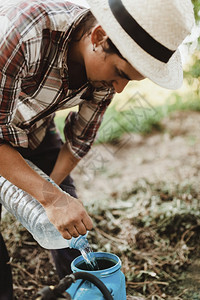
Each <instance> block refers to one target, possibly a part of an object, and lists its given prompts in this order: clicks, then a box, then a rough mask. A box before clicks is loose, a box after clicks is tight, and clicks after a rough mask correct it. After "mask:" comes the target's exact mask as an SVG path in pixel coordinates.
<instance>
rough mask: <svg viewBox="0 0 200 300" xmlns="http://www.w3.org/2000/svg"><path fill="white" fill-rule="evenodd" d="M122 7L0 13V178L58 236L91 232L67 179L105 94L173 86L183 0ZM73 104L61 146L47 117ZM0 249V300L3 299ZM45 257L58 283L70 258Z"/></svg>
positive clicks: (133, 1) (24, 6) (25, 4)
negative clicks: (35, 206)
mask: <svg viewBox="0 0 200 300" xmlns="http://www.w3.org/2000/svg"><path fill="white" fill-rule="evenodd" d="M123 2H124V3H122V2H121V1H120V0H109V1H108V0H101V1H98V0H89V1H88V3H89V4H90V6H91V11H92V13H91V12H90V11H89V10H87V9H85V8H82V7H79V6H77V5H74V4H72V3H69V2H66V1H63V0H56V1H55V0H44V1H41V0H38V1H37V0H28V1H24V0H21V1H18V2H17V4H16V5H14V6H13V5H10V6H9V5H6V4H4V5H2V7H1V11H0V53H1V55H0V174H1V176H3V177H5V178H7V179H8V180H9V181H11V182H12V183H13V184H15V185H17V186H18V187H20V188H21V189H23V190H24V191H26V192H27V193H29V194H31V195H32V196H33V197H34V198H36V199H37V200H38V201H39V202H40V203H41V204H42V205H43V207H44V209H45V210H46V213H47V216H48V218H49V220H50V221H51V222H52V223H53V224H54V225H55V227H56V228H57V229H58V230H59V231H60V233H61V234H62V236H63V237H64V238H66V239H71V237H77V236H79V235H82V234H85V233H86V231H87V230H91V229H92V221H91V219H90V217H89V215H88V214H87V212H86V210H85V209H84V207H83V205H82V203H81V202H80V201H79V200H78V199H77V198H76V193H75V188H74V185H73V181H72V179H71V177H70V175H69V174H70V171H71V170H72V169H73V168H74V167H75V166H76V165H77V163H78V162H79V160H80V159H81V158H82V157H83V156H84V155H85V154H86V153H87V152H88V151H89V149H90V147H91V145H92V143H93V141H94V138H95V135H96V133H97V130H98V128H99V126H100V123H101V121H102V117H103V114H104V112H105V110H106V108H107V107H108V105H109V103H110V101H111V99H112V97H113V94H114V93H115V92H117V93H120V92H121V91H122V90H123V89H124V88H125V86H126V85H127V83H128V82H129V81H130V80H142V79H143V78H145V77H148V78H150V79H151V80H153V81H154V82H156V83H157V84H159V85H161V86H164V87H166V88H171V89H175V88H177V87H179V86H180V84H181V81H182V67H181V63H180V54H179V51H178V50H177V48H178V46H179V45H180V44H181V43H182V41H183V40H184V38H185V37H186V35H188V34H189V33H190V30H191V27H192V25H193V22H194V17H193V10H192V5H191V2H190V0H179V1H178V0H177V1H172V0H151V1H150V0H148V1H137V0H126V1H123ZM75 105H79V112H78V113H74V112H73V113H70V114H69V115H68V117H67V119H66V123H65V129H64V132H65V137H66V142H65V143H64V144H63V143H62V141H61V139H60V137H59V135H58V133H57V131H56V128H55V125H54V122H53V118H54V113H55V111H57V110H59V109H64V108H69V107H72V106H75ZM24 158H27V159H29V160H31V161H32V162H33V163H34V164H36V165H37V166H38V167H39V168H41V169H42V170H43V171H44V172H46V173H47V174H50V176H51V178H52V179H53V180H54V181H55V182H56V183H57V184H58V185H60V186H61V188H62V189H63V190H64V191H66V192H68V193H69V194H70V195H68V194H66V193H63V192H62V191H60V190H58V189H57V188H56V187H55V186H52V184H51V183H50V182H49V183H47V182H46V181H45V180H44V179H43V178H41V177H40V176H39V175H38V174H37V173H35V172H34V171H33V170H32V169H31V168H30V167H29V166H28V165H27V163H26V162H25V160H24ZM44 187H45V188H44ZM0 242H1V245H0V255H1V257H4V258H3V259H1V262H0V264H1V265H0V279H1V284H0V289H1V292H0V299H12V288H11V275H10V270H9V267H8V265H7V264H6V261H7V260H8V256H7V252H6V248H5V245H4V242H3V239H2V238H1V241H0ZM52 254H53V257H54V260H55V264H56V267H57V271H58V274H59V276H60V277H63V276H64V275H65V274H67V273H69V272H70V267H69V262H70V261H71V260H72V259H73V257H74V256H75V255H77V252H74V251H71V250H69V249H64V250H63V249H62V250H54V251H52ZM67 261H68V263H67ZM65 262H66V264H65V265H64V263H65ZM6 276H7V277H6ZM1 295H2V296H1Z"/></svg>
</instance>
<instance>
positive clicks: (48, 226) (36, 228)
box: [0, 160, 87, 249]
mask: <svg viewBox="0 0 200 300" xmlns="http://www.w3.org/2000/svg"><path fill="white" fill-rule="evenodd" d="M26 162H27V163H28V164H29V165H30V166H31V167H32V168H33V169H34V170H35V171H36V172H37V173H39V174H40V175H41V176H42V177H44V178H45V179H46V180H48V181H50V182H52V184H54V185H56V184H55V183H54V182H53V181H52V179H51V178H50V177H49V176H47V175H46V174H45V173H44V172H42V171H41V170H40V169H39V168H38V167H36V166H35V165H34V164H33V163H31V162H30V161H28V160H26ZM58 188H59V187H58ZM0 203H1V204H2V205H3V206H4V207H5V208H6V210H7V211H8V212H10V213H11V214H12V215H14V216H15V217H16V219H17V220H18V221H19V222H20V223H21V224H22V225H23V226H24V227H25V228H26V229H27V230H28V231H29V232H30V233H31V234H32V236H33V238H34V239H35V240H36V241H37V242H38V244H40V246H42V247H43V248H46V249H61V248H66V247H70V248H76V249H79V248H78V247H79V243H76V240H78V241H79V242H80V241H81V240H82V239H83V240H87V239H86V236H79V237H78V238H72V239H71V240H66V239H64V238H63V237H62V235H61V233H60V232H59V231H58V230H57V229H56V227H55V226H54V225H53V224H52V223H51V222H50V221H49V219H48V217H47V215H46V212H45V210H44V208H43V206H42V205H41V204H40V203H39V202H38V201H37V200H36V199H34V198H33V197H32V196H30V195H29V194H28V193H26V192H24V191H23V190H22V189H19V188H18V187H16V186H15V185H14V184H12V183H11V182H9V181H8V180H6V179H5V178H4V177H2V176H0Z"/></svg>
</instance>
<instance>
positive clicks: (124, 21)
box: [108, 0, 175, 63]
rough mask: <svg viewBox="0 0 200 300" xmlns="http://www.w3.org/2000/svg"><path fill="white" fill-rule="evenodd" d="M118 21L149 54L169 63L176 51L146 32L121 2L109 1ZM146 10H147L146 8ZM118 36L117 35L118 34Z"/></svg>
mask: <svg viewBox="0 0 200 300" xmlns="http://www.w3.org/2000/svg"><path fill="white" fill-rule="evenodd" d="M108 2H109V6H110V9H111V11H112V13H113V15H114V16H115V18H116V20H117V21H118V22H119V24H120V25H121V26H122V28H123V29H124V30H125V31H126V33H128V35H129V36H130V37H131V38H132V39H133V40H134V41H135V42H136V43H137V44H138V45H139V46H140V47H141V48H142V49H143V50H144V51H146V52H147V53H149V54H150V55H151V56H153V57H154V58H156V59H158V60H160V61H162V62H164V63H167V62H168V61H169V59H170V57H171V56H172V55H173V53H174V52H175V51H173V50H170V49H168V48H167V47H165V46H164V45H162V44H160V43H159V42H158V41H156V40H155V39H154V38H153V37H152V36H151V35H150V34H148V32H146V31H145V30H144V29H143V28H142V27H141V26H140V25H139V24H138V23H137V22H136V20H135V19H134V18H133V17H132V16H131V15H130V14H129V12H128V11H127V10H126V8H125V7H124V6H123V4H122V2H121V0H108ZM144 9H145V8H144ZM116 34H117V33H116Z"/></svg>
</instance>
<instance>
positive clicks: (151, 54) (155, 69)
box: [87, 0, 195, 89]
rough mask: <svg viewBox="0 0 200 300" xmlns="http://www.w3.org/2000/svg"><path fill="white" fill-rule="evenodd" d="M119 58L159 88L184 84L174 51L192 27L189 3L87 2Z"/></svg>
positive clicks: (175, 0)
mask: <svg viewBox="0 0 200 300" xmlns="http://www.w3.org/2000/svg"><path fill="white" fill-rule="evenodd" d="M87 2H88V4H89V5H90V9H91V11H92V13H93V14H94V16H95V17H96V19H97V21H98V22H99V24H100V25H101V26H102V27H103V29H104V30H105V31H106V34H107V35H108V36H109V38H110V39H111V40H112V42H113V43H114V44H115V46H116V47H117V49H118V50H119V51H120V53H121V54H122V56H123V57H124V58H126V59H127V60H128V62H129V63H130V64H131V65H132V66H133V67H134V68H135V69H136V70H137V71H139V72H140V73H141V74H143V75H144V76H145V77H148V78H149V79H151V80H152V81H154V82H155V83H157V84H158V85H160V86H162V87H165V88H169V89H177V88H179V87H180V86H181V84H182V80H183V71H182V63H181V56H180V52H179V50H178V49H177V48H178V47H179V45H180V44H181V43H182V42H183V40H184V39H185V38H186V36H187V35H189V34H190V32H191V29H192V27H193V25H194V22H195V21H194V12H193V6H192V3H191V1H190V0H143V1H142V0H87Z"/></svg>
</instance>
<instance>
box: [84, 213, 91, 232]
mask: <svg viewBox="0 0 200 300" xmlns="http://www.w3.org/2000/svg"><path fill="white" fill-rule="evenodd" d="M82 223H83V224H84V226H85V228H86V230H92V228H93V223H92V219H91V218H90V217H89V216H88V215H87V216H85V217H83V219H82Z"/></svg>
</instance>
